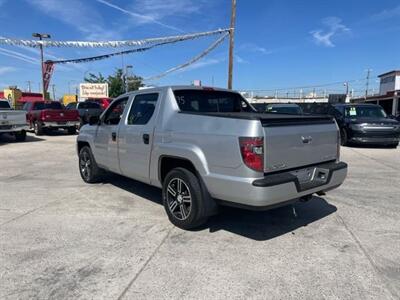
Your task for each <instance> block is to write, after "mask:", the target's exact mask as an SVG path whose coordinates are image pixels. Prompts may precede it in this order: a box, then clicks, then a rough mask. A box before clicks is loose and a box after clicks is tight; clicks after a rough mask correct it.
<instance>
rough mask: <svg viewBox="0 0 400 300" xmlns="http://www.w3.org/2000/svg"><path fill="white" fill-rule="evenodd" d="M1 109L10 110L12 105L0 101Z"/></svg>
mask: <svg viewBox="0 0 400 300" xmlns="http://www.w3.org/2000/svg"><path fill="white" fill-rule="evenodd" d="M0 109H10V104H8V102H7V101H0Z"/></svg>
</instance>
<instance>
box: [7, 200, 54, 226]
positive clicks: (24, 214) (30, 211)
mask: <svg viewBox="0 0 400 300" xmlns="http://www.w3.org/2000/svg"><path fill="white" fill-rule="evenodd" d="M57 201H58V200H54V201H51V202H48V203H46V204H44V205H42V206H39V207H36V208H34V209H31V210H28V211H27V212H26V213H23V214H21V215H18V216H16V217H14V218H12V219H10V220H8V221H5V222H4V223H1V224H0V227H1V226H3V225H6V224H8V223H11V222H13V221H15V220H18V219H20V218H22V217H25V216H27V215H29V214H31V213H34V212H35V211H38V210H39V209H42V208H45V207H46V206H49V205H51V204H53V203H55V202H57Z"/></svg>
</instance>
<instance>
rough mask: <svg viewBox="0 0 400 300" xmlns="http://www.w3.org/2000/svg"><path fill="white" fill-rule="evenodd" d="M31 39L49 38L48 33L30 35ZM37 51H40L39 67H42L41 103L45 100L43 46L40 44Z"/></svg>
mask: <svg viewBox="0 0 400 300" xmlns="http://www.w3.org/2000/svg"><path fill="white" fill-rule="evenodd" d="M32 36H33V37H36V38H39V40H40V41H41V40H43V39H49V38H50V37H51V36H50V34H48V33H32ZM39 49H40V65H41V67H42V99H43V101H44V100H45V99H46V97H45V94H46V90H45V85H44V64H43V63H44V59H43V56H44V55H43V45H42V44H40V45H39Z"/></svg>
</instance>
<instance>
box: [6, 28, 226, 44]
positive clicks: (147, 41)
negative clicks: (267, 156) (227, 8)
mask: <svg viewBox="0 0 400 300" xmlns="http://www.w3.org/2000/svg"><path fill="white" fill-rule="evenodd" d="M230 30H231V29H230V28H225V29H217V30H213V31H205V32H197V33H192V34H184V35H175V36H167V37H158V38H149V39H142V40H122V41H56V40H24V39H10V38H1V39H0V45H10V46H25V47H33V48H36V47H40V46H43V47H75V48H120V47H143V46H146V45H152V44H159V43H174V42H181V41H186V40H193V39H197V38H200V37H205V36H210V35H218V34H223V33H226V32H230Z"/></svg>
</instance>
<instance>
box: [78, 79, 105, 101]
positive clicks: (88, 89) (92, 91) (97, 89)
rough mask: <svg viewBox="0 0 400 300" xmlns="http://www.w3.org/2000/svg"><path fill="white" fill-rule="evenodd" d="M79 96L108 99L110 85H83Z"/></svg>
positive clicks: (80, 86) (80, 87)
mask: <svg viewBox="0 0 400 300" xmlns="http://www.w3.org/2000/svg"><path fill="white" fill-rule="evenodd" d="M79 96H80V97H81V98H108V83H81V84H80V85H79Z"/></svg>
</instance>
